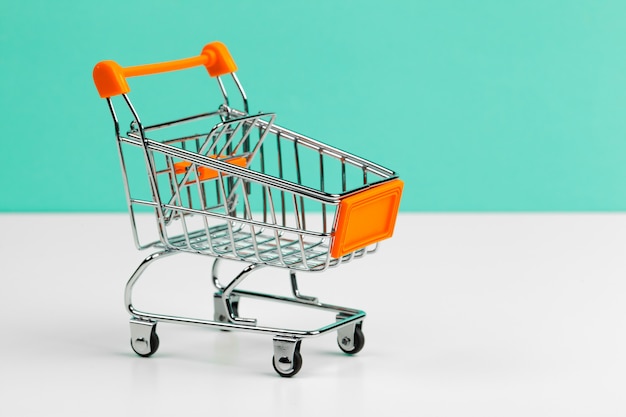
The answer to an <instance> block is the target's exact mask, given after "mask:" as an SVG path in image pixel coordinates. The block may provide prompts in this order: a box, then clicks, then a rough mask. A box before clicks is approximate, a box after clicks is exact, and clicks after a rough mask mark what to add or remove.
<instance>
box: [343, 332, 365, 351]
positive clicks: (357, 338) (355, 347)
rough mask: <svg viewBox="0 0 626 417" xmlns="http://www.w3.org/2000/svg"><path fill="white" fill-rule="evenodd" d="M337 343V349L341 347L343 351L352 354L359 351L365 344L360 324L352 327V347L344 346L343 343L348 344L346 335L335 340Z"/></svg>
mask: <svg viewBox="0 0 626 417" xmlns="http://www.w3.org/2000/svg"><path fill="white" fill-rule="evenodd" d="M337 344H338V345H339V349H341V350H342V351H343V352H344V353H347V354H348V355H354V354H356V353H359V352H360V351H361V349H363V346H365V336H364V335H363V330H361V326H357V327H355V329H354V336H353V340H352V347H351V348H346V347H345V346H344V345H349V344H350V340H347V338H346V337H343V338H341V339H338V340H337Z"/></svg>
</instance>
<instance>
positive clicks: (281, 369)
mask: <svg viewBox="0 0 626 417" xmlns="http://www.w3.org/2000/svg"><path fill="white" fill-rule="evenodd" d="M272 366H273V367H274V370H275V371H276V372H277V373H278V375H280V376H282V377H285V378H291V377H292V376H294V375H295V374H297V373H298V372H300V369H301V368H302V355H301V354H300V352H299V351H297V350H296V351H295V352H294V354H293V362H290V361H289V359H288V358H286V357H282V358H280V359H278V360H276V356H274V357H272Z"/></svg>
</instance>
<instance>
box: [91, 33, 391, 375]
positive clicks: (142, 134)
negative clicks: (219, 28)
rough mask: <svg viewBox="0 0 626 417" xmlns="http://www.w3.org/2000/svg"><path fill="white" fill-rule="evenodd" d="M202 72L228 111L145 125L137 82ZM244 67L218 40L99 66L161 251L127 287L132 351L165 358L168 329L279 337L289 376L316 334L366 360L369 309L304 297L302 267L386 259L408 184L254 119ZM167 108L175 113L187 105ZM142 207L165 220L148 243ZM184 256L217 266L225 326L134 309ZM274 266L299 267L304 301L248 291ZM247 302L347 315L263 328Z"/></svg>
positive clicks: (129, 188)
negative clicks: (156, 278) (147, 280)
mask: <svg viewBox="0 0 626 417" xmlns="http://www.w3.org/2000/svg"><path fill="white" fill-rule="evenodd" d="M198 66H204V67H205V68H206V69H207V70H208V72H209V75H211V76H212V77H215V79H216V80H217V84H218V87H219V91H221V95H222V98H221V99H220V100H222V99H223V101H222V103H221V104H220V105H219V106H218V107H217V110H214V111H210V112H207V113H201V114H197V115H193V116H189V117H184V118H179V119H176V120H172V121H167V122H161V123H158V124H151V125H146V124H144V123H142V121H141V119H140V117H139V113H138V112H137V110H136V109H135V107H134V106H133V104H132V103H131V100H130V98H129V95H128V93H129V92H130V87H129V85H128V83H127V78H130V77H135V76H144V75H150V74H157V73H163V72H169V71H175V70H182V69H187V68H191V67H198ZM236 69H237V67H236V65H235V63H234V61H233V59H232V57H231V56H230V54H229V52H228V50H227V49H226V47H225V46H224V45H223V44H221V43H219V42H213V43H210V44H208V45H206V46H205V47H204V49H203V50H202V53H201V54H200V55H199V56H196V57H192V58H186V59H181V60H176V61H169V62H164V63H157V64H149V65H140V66H132V67H121V66H120V65H118V64H117V63H116V62H114V61H102V62H100V63H98V64H97V65H96V66H95V68H94V70H93V77H94V82H95V84H96V87H97V90H98V92H99V94H100V96H101V97H102V98H105V99H106V100H107V103H108V105H109V110H110V112H111V115H112V117H113V121H114V125H115V134H116V137H117V145H118V151H119V157H120V161H121V167H122V176H123V179H124V185H125V192H126V197H127V203H128V209H129V213H130V218H131V226H132V231H133V237H134V241H135V245H136V246H137V248H138V249H140V250H141V249H147V248H152V249H155V250H156V252H154V253H153V254H151V255H150V256H148V257H147V258H145V259H144V260H143V262H142V263H141V264H140V265H139V267H138V268H137V269H136V271H135V272H134V273H133V274H132V276H131V277H130V279H129V280H128V283H127V284H126V290H125V303H126V309H127V311H128V312H129V314H130V315H131V319H130V330H131V346H132V348H133V350H134V351H135V352H136V353H137V354H138V355H140V356H150V355H152V354H153V353H154V352H156V350H157V348H158V346H159V338H158V337H157V334H156V324H157V323H158V322H167V323H184V324H192V325H199V326H208V327H213V328H216V329H221V330H241V331H248V332H259V333H263V334H269V335H273V346H274V357H273V365H274V369H275V370H276V372H278V374H279V375H281V376H287V377H288V376H293V375H295V374H296V373H297V372H298V371H299V370H300V368H301V366H302V357H301V354H300V344H301V341H302V339H304V338H308V337H314V336H319V335H321V334H325V333H328V332H331V331H336V332H337V341H338V344H339V347H340V348H341V350H343V351H344V352H346V353H348V354H354V353H357V352H358V351H360V350H361V349H362V347H363V344H364V342H365V339H364V336H363V332H362V322H363V319H364V317H365V313H364V312H363V311H361V310H357V309H352V308H347V307H340V306H335V305H329V304H325V303H322V302H320V301H319V300H318V299H317V298H315V297H310V296H305V295H302V294H301V293H300V292H299V290H298V284H297V280H296V271H310V272H319V271H324V270H326V269H328V268H330V267H336V266H339V265H342V264H345V263H347V262H349V261H352V260H354V259H358V258H362V257H364V256H365V255H367V254H370V253H372V252H374V251H375V250H376V248H377V245H378V242H379V241H380V240H383V239H386V238H388V237H390V236H391V235H392V232H393V229H394V224H395V220H396V215H397V212H398V208H399V205H400V198H401V194H402V185H403V184H402V181H401V180H400V179H398V176H397V175H396V173H395V172H393V171H391V170H389V169H387V168H384V167H382V166H380V165H377V164H375V163H372V162H370V161H367V160H365V159H362V158H359V157H357V156H355V155H352V154H349V153H347V152H344V151H341V150H339V149H337V148H334V147H331V146H328V145H326V144H324V143H322V142H319V141H316V140H313V139H311V138H308V137H306V136H303V135H300V134H298V133H295V132H294V131H291V130H288V129H285V128H282V127H280V126H277V125H276V124H274V119H275V115H274V114H271V113H259V114H254V115H253V114H250V113H249V111H248V100H247V97H246V94H245V92H244V90H243V87H242V85H241V83H240V82H239V79H238V78H237V76H236V75H235V71H236ZM225 75H230V76H231V77H232V79H231V78H228V77H226V81H228V83H229V85H230V86H231V88H235V89H237V90H238V93H239V96H240V97H241V101H242V103H243V109H241V110H236V109H235V108H232V107H231V106H230V105H229V96H228V94H227V90H228V89H229V88H227V87H226V85H227V83H226V82H225V80H223V79H222V76H225ZM115 103H117V104H115ZM167 106H171V107H172V110H174V108H175V107H176V104H175V103H168V104H167ZM120 107H121V108H122V109H123V113H124V117H126V119H128V121H129V122H130V127H129V130H128V131H127V132H126V133H125V134H122V133H121V130H120V123H121V118H122V113H120V114H118V112H117V111H116V108H120ZM190 125H193V128H194V129H197V130H195V131H193V130H192V132H198V131H200V132H202V133H181V132H183V130H180V129H178V128H180V127H184V126H190ZM136 164H141V165H142V166H143V168H141V169H138V168H137V167H136V166H135V165H136ZM146 171H147V185H146V186H145V190H148V191H147V192H144V191H145V190H144V191H138V190H139V189H140V188H141V187H139V188H138V186H137V185H136V182H135V181H134V177H136V176H142V177H144V179H145V174H146ZM141 189H143V188H141ZM142 208H143V209H144V211H145V209H146V208H147V209H148V211H151V212H153V213H154V214H155V218H156V224H155V226H156V228H155V229H156V233H155V239H156V240H154V241H152V240H149V241H148V242H147V243H146V242H145V236H144V232H143V231H142V232H140V230H139V229H140V228H138V222H137V212H138V211H141V209H142ZM181 252H191V253H195V254H201V255H208V256H211V257H213V258H215V260H214V263H213V268H212V278H213V283H214V285H215V287H216V289H217V291H216V292H215V294H214V319H213V320H208V319H197V318H188V317H178V316H171V315H164V314H157V313H149V312H144V311H140V310H138V309H136V308H135V307H134V306H133V303H132V292H133V287H134V286H135V283H136V282H137V280H138V279H139V277H140V276H141V275H142V274H143V272H144V271H145V270H146V268H147V267H148V266H149V265H151V264H152V263H154V262H155V261H156V260H158V259H162V258H165V257H167V256H169V255H172V254H176V253H181ZM223 259H230V260H235V261H241V262H242V263H244V267H243V269H242V270H241V272H239V273H238V274H237V275H236V276H235V277H234V278H232V279H231V280H229V281H228V283H227V284H222V281H221V280H220V276H219V275H220V274H219V265H220V262H221V260H223ZM265 266H272V267H277V268H285V269H287V270H288V271H289V276H290V281H291V289H292V292H293V296H288V297H287V296H282V295H275V294H266V293H260V292H254V291H249V290H244V289H241V288H237V287H238V286H239V284H241V282H242V281H243V280H244V279H245V278H246V277H248V276H249V275H250V273H252V272H253V271H255V270H257V269H259V268H261V267H265ZM242 297H250V298H257V299H265V300H271V301H277V302H282V303H288V304H292V305H294V304H295V305H305V306H308V307H313V308H316V309H320V310H325V311H330V312H333V313H334V314H335V317H336V319H335V321H334V322H332V323H330V324H328V325H326V326H323V327H321V328H317V329H313V330H301V329H290V328H278V327H266V326H260V325H258V324H257V320H256V319H251V318H246V317H240V316H239V303H240V299H241V298H242Z"/></svg>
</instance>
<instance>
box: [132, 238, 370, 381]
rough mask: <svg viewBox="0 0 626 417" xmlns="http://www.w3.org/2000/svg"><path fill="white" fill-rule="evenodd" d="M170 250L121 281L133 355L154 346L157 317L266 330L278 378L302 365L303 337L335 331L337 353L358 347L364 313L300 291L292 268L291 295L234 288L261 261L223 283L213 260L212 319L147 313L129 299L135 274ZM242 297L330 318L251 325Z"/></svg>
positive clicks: (234, 328)
mask: <svg viewBox="0 0 626 417" xmlns="http://www.w3.org/2000/svg"><path fill="white" fill-rule="evenodd" d="M175 253H181V252H180V251H170V250H162V251H159V252H155V253H153V254H151V255H149V256H148V257H146V258H145V259H144V260H143V261H142V262H141V263H140V264H139V266H138V267H137V269H136V270H135V272H134V273H133V274H132V276H131V277H130V279H129V280H128V283H127V284H126V290H125V294H124V296H125V301H126V310H127V311H128V313H129V314H130V315H131V319H130V332H131V347H132V349H133V350H134V351H135V353H137V354H138V355H140V356H145V357H147V356H151V355H152V354H154V353H155V352H156V351H157V349H158V347H159V344H160V342H159V338H158V336H157V333H156V325H157V323H159V322H164V323H173V324H186V325H193V326H201V327H209V328H215V329H217V330H227V331H228V330H232V331H244V332H251V333H262V334H268V335H272V336H273V345H274V358H273V366H274V369H275V371H276V372H277V373H278V374H279V375H280V376H283V377H291V376H294V375H295V374H297V373H298V372H299V371H300V368H301V367H302V355H301V354H300V346H301V342H302V340H303V339H306V338H310V337H317V336H321V335H323V334H326V333H329V332H333V331H336V332H337V344H338V345H339V348H340V349H341V350H342V351H343V352H345V353H347V354H355V353H357V352H359V351H360V350H361V349H362V348H363V345H364V342H365V339H364V336H363V332H362V324H363V319H364V318H365V312H364V311H361V310H358V309H353V308H349V307H342V306H337V305H331V304H326V303H322V302H320V301H319V300H318V299H317V298H316V297H310V296H306V295H302V294H300V292H299V290H298V286H297V280H296V274H295V272H294V271H290V278H291V287H292V292H293V297H287V296H281V295H276V294H267V293H261V292H255V291H248V290H242V289H237V288H236V287H237V286H238V285H239V284H240V283H241V282H242V281H243V280H244V279H245V278H247V277H248V276H249V275H250V274H251V273H252V272H254V271H255V270H257V269H259V268H261V267H263V265H260V264H250V265H248V266H246V267H245V268H244V269H243V270H242V271H241V272H240V273H239V274H238V275H237V276H236V277H235V278H233V279H232V280H231V281H230V282H229V283H228V285H225V286H224V285H222V284H221V282H220V281H219V278H218V276H217V275H218V273H217V271H218V266H219V263H220V258H216V259H215V261H214V264H213V269H212V273H213V284H214V285H215V287H216V288H217V291H216V292H215V293H214V296H213V299H214V318H213V320H210V319H202V318H192V317H179V316H173V315H166V314H159V313H151V312H145V311H141V310H139V309H137V308H135V307H134V305H133V303H132V293H133V288H134V286H135V284H136V283H137V281H138V280H139V278H140V277H141V276H142V275H143V273H144V272H145V271H146V269H147V268H148V266H150V265H151V264H153V263H154V262H155V261H157V260H159V259H163V258H166V257H169V256H170V255H173V254H175ZM242 298H253V299H261V300H269V301H273V302H280V303H285V304H290V305H297V306H303V307H308V308H313V309H317V310H323V311H329V312H333V313H335V321H334V322H332V323H328V324H327V325H325V326H322V327H319V328H315V329H308V330H306V329H305V330H303V329H291V328H281V327H268V326H259V325H257V322H256V319H251V318H243V317H239V303H240V301H241V299H242Z"/></svg>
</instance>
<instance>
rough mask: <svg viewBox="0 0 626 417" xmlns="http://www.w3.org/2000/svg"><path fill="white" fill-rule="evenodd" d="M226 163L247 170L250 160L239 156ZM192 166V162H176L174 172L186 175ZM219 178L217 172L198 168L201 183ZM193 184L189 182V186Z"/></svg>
mask: <svg viewBox="0 0 626 417" xmlns="http://www.w3.org/2000/svg"><path fill="white" fill-rule="evenodd" d="M211 158H215V156H211ZM225 162H228V163H229V164H233V165H237V166H239V167H242V168H245V167H246V164H247V163H248V160H247V159H246V157H245V156H238V157H235V158H232V159H228V160H225ZM190 166H191V162H187V161H183V162H176V163H175V164H174V172H175V173H177V174H184V173H185V172H187V169H189V167H190ZM217 177H218V174H217V171H216V170H214V169H211V168H207V167H201V166H200V167H198V179H199V180H200V181H206V180H212V179H214V178H217ZM193 182H194V181H189V182H187V184H192V183H193Z"/></svg>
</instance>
